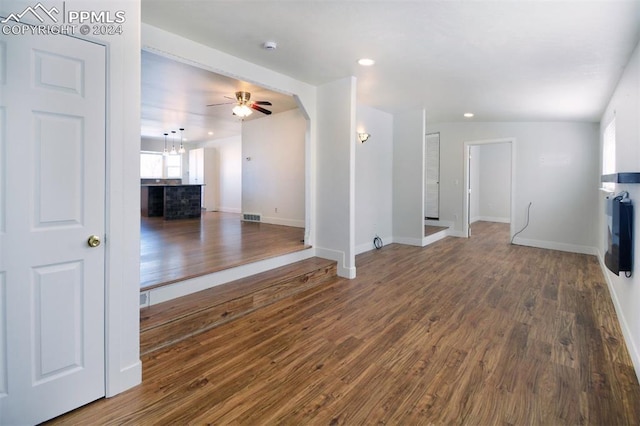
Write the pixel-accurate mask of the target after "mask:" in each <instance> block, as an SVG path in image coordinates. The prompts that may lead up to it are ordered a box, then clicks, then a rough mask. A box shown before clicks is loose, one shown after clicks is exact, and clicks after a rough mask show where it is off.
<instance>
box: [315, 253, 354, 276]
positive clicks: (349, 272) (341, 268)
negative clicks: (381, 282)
mask: <svg viewBox="0 0 640 426" xmlns="http://www.w3.org/2000/svg"><path fill="white" fill-rule="evenodd" d="M315 252H316V253H315V255H316V256H317V257H321V258H323V259H329V260H334V261H336V262H338V271H337V272H338V276H339V277H343V278H349V279H350V280H351V279H354V278H355V277H356V267H355V266H354V267H347V266H346V254H345V252H343V251H338V250H331V249H326V248H321V247H317V248H316V249H315ZM354 257H355V256H354Z"/></svg>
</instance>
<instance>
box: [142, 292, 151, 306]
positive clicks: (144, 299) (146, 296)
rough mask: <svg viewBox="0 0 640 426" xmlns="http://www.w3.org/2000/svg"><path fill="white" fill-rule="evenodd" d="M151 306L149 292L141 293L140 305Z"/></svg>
mask: <svg viewBox="0 0 640 426" xmlns="http://www.w3.org/2000/svg"><path fill="white" fill-rule="evenodd" d="M147 306H149V292H148V291H145V292H142V293H140V307H141V308H144V307H147Z"/></svg>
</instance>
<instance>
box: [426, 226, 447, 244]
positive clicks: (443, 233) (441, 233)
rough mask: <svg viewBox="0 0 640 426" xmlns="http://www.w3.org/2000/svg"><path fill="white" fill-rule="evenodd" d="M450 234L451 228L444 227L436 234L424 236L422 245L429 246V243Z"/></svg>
mask: <svg viewBox="0 0 640 426" xmlns="http://www.w3.org/2000/svg"><path fill="white" fill-rule="evenodd" d="M448 235H449V229H443V230H442V231H439V232H436V233H435V234H431V235H427V236H426V237H422V247H424V246H428V245H429V244H433V243H435V242H436V241H440V240H442V239H443V238H446V237H447V236H448Z"/></svg>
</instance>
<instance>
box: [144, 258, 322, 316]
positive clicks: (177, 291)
mask: <svg viewBox="0 0 640 426" xmlns="http://www.w3.org/2000/svg"><path fill="white" fill-rule="evenodd" d="M313 256H315V250H314V249H313V248H309V249H306V250H300V251H297V252H295V253H289V254H285V255H282V256H278V257H274V258H271V259H265V260H261V261H258V262H253V263H249V264H247V265H242V266H238V267H235V268H230V269H225V270H223V271H219V272H215V273H213V274H208V275H203V276H201V277H195V278H191V279H188V280H184V281H179V282H176V283H173V284H169V285H165V286H162V287H156V288H152V289H149V290H147V292H148V295H149V297H148V299H147V300H148V304H149V306H151V305H156V304H158V303H162V302H166V301H167V300H171V299H175V298H178V297H181V296H186V295H188V294H192V293H195V292H198V291H201V290H206V289H208V288H211V287H215V286H218V285H221V284H225V283H228V282H231V281H235V280H239V279H241V278H246V277H249V276H251V275H255V274H259V273H262V272H266V271H269V270H271V269H275V268H279V267H281V266H284V265H288V264H290V263H294V262H298V261H301V260H305V259H308V258H310V257H313Z"/></svg>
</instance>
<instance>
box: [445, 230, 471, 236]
mask: <svg viewBox="0 0 640 426" xmlns="http://www.w3.org/2000/svg"><path fill="white" fill-rule="evenodd" d="M447 235H449V236H450V237H456V238H467V236H466V235H465V234H464V232H463V231H458V230H456V229H453V228H449V229H448V230H447Z"/></svg>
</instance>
